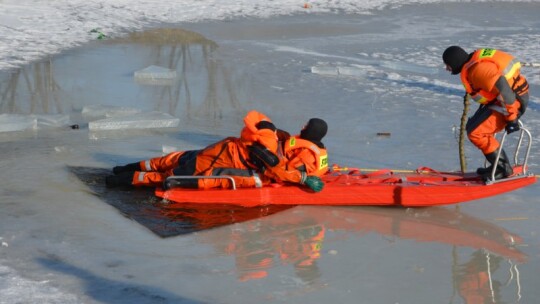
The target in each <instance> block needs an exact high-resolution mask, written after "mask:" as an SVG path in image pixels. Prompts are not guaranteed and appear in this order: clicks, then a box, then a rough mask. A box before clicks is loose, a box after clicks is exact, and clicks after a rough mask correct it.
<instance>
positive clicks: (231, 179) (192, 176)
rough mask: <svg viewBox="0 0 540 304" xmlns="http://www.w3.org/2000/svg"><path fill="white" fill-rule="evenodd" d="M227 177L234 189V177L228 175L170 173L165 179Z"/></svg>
mask: <svg viewBox="0 0 540 304" xmlns="http://www.w3.org/2000/svg"><path fill="white" fill-rule="evenodd" d="M224 178H225V179H228V180H229V181H230V182H231V186H232V190H236V182H235V181H234V178H233V177H232V176H230V175H208V176H201V175H171V176H168V177H167V178H166V179H165V181H168V180H175V179H224Z"/></svg>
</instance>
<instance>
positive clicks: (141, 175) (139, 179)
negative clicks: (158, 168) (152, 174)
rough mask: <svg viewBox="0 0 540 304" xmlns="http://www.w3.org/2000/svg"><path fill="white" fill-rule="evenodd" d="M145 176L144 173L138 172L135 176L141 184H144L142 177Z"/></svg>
mask: <svg viewBox="0 0 540 304" xmlns="http://www.w3.org/2000/svg"><path fill="white" fill-rule="evenodd" d="M145 174H146V173H144V172H139V175H138V176H137V181H138V182H141V183H142V182H144V175H145Z"/></svg>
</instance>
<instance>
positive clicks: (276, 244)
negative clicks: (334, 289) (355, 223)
mask: <svg viewBox="0 0 540 304" xmlns="http://www.w3.org/2000/svg"><path fill="white" fill-rule="evenodd" d="M240 227H241V229H239V227H236V228H231V229H221V230H219V231H215V232H214V233H208V234H204V235H205V236H206V237H209V238H211V239H207V240H206V241H207V242H209V243H211V244H214V245H219V246H217V247H216V250H218V251H219V252H220V253H221V252H223V253H226V254H228V255H233V256H234V260H235V266H236V271H237V275H238V280H239V281H242V282H244V281H249V280H258V279H263V278H265V277H267V276H268V274H269V273H270V272H271V270H272V268H274V267H276V266H277V265H292V266H293V267H294V272H295V274H296V275H298V278H300V279H301V280H302V281H303V282H304V283H306V284H309V285H312V284H316V283H317V280H318V279H319V278H320V276H321V272H320V269H319V268H318V265H317V260H318V259H319V258H320V257H321V250H322V245H323V242H324V237H325V232H326V229H325V227H324V226H323V225H321V224H318V223H316V222H314V221H313V220H312V219H309V218H302V217H295V218H293V219H292V221H291V222H285V223H284V222H283V221H281V220H279V221H278V222H277V223H272V222H271V221H270V222H268V221H265V222H264V224H263V225H261V222H259V221H251V222H245V223H243V224H242V226H240ZM224 242H226V244H224Z"/></svg>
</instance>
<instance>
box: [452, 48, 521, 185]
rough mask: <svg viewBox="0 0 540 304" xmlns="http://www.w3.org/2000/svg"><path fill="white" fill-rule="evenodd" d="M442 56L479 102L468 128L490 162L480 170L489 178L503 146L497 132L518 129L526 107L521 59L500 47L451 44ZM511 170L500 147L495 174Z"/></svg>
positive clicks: (507, 172)
mask: <svg viewBox="0 0 540 304" xmlns="http://www.w3.org/2000/svg"><path fill="white" fill-rule="evenodd" d="M442 58H443V61H444V63H445V64H446V69H447V70H448V71H450V72H451V73H452V74H453V75H457V74H461V81H462V82H463V85H464V87H465V91H466V93H467V94H469V95H470V96H471V98H472V99H473V100H474V101H476V102H478V103H480V107H479V108H478V110H477V111H476V113H475V114H474V115H473V116H472V117H471V118H470V119H469V121H468V122H467V127H466V128H467V135H468V137H469V140H470V141H471V142H472V143H473V144H474V145H475V146H476V147H477V148H478V149H480V150H481V151H482V153H483V154H484V156H485V157H486V159H487V160H488V162H489V163H490V164H491V165H490V166H489V167H488V168H479V169H478V170H477V173H478V174H479V175H482V176H483V177H484V178H487V177H489V176H490V175H491V172H492V169H493V166H494V165H495V161H496V158H497V151H498V149H499V146H500V145H499V142H498V141H497V139H496V138H495V133H497V132H499V131H501V130H503V129H506V131H507V132H508V134H510V133H512V132H514V131H517V130H519V128H520V127H519V121H518V119H519V118H520V117H521V115H523V113H524V112H525V109H526V107H527V103H528V100H529V93H528V92H529V85H528V83H527V80H526V79H525V77H524V76H523V75H522V74H521V72H520V67H521V64H520V63H519V61H517V60H516V59H515V58H514V57H513V56H512V55H510V54H508V53H505V52H503V51H500V50H495V49H488V48H486V49H478V50H475V51H474V52H472V53H470V54H468V53H467V52H465V50H463V49H462V48H461V47H459V46H450V47H448V48H447V49H446V50H445V51H444V53H443V56H442ZM512 173H513V172H512V166H511V165H510V162H509V159H508V156H507V155H506V153H505V152H504V150H501V154H500V158H499V162H498V163H497V164H496V171H495V178H496V179H500V178H505V177H508V176H510V175H512Z"/></svg>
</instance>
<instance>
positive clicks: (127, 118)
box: [88, 111, 180, 131]
mask: <svg viewBox="0 0 540 304" xmlns="http://www.w3.org/2000/svg"><path fill="white" fill-rule="evenodd" d="M179 123H180V119H179V118H176V117H174V116H172V115H169V114H167V113H162V112H157V111H153V112H148V113H137V114H133V115H122V116H118V117H110V118H105V119H100V120H96V121H91V122H89V123H88V129H90V130H92V131H98V130H121V129H153V128H175V127H178V124H179Z"/></svg>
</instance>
